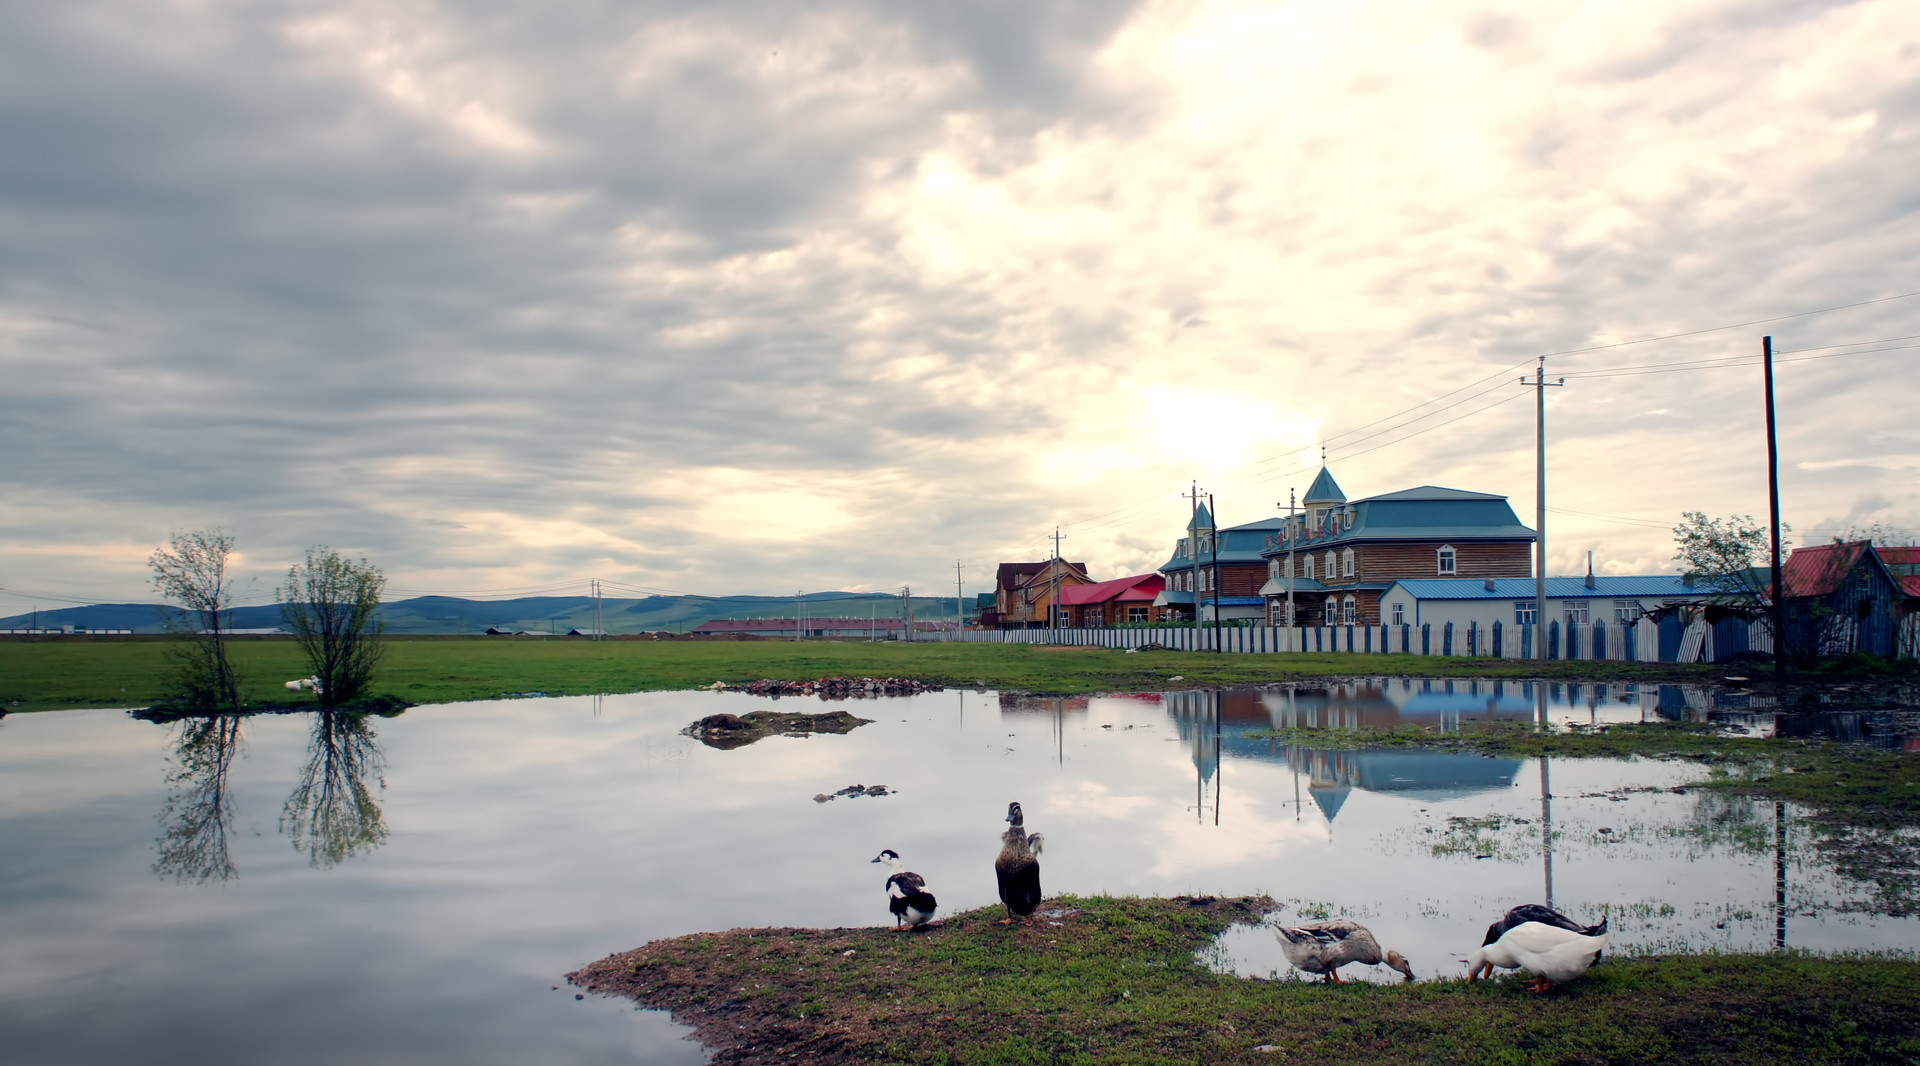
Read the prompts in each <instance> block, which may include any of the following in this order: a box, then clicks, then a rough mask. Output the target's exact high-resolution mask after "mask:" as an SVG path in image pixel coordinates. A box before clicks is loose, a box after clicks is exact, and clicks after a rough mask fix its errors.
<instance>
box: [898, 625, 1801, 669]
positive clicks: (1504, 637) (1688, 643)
mask: <svg viewBox="0 0 1920 1066" xmlns="http://www.w3.org/2000/svg"><path fill="white" fill-rule="evenodd" d="M1597 628H1598V629H1599V631H1600V634H1601V635H1600V637H1599V639H1598V640H1596V639H1595V637H1594V631H1595V629H1596V626H1594V625H1592V624H1587V625H1568V626H1567V627H1566V628H1565V631H1564V633H1563V634H1562V635H1563V636H1564V637H1565V639H1564V640H1561V641H1559V642H1558V643H1559V647H1557V648H1555V647H1553V642H1551V641H1550V642H1549V651H1550V652H1551V653H1552V657H1554V658H1559V659H1584V660H1596V659H1613V660H1632V661H1637V662H1654V661H1657V660H1658V659H1659V658H1660V628H1659V626H1657V625H1655V624H1653V623H1652V622H1650V621H1648V622H1642V623H1640V624H1638V625H1635V626H1632V627H1627V626H1620V625H1607V624H1605V623H1601V624H1600V625H1599V626H1598V627H1597ZM915 639H916V640H923V641H925V640H933V641H959V642H964V643H982V644H1065V645H1071V646H1074V647H1098V648H1118V649H1126V648H1138V647H1140V646H1142V645H1148V644H1157V645H1160V646H1162V647H1165V648H1169V649H1172V650H1175V651H1214V650H1215V649H1216V648H1218V649H1219V650H1220V651H1223V652H1235V653H1240V654H1251V655H1265V654H1271V655H1285V654H1289V653H1291V654H1302V653H1306V654H1319V653H1325V652H1350V653H1355V652H1357V653H1360V654H1363V655H1381V654H1389V653H1391V654H1407V655H1441V656H1477V657H1481V658H1491V657H1494V656H1495V655H1496V654H1497V655H1498V656H1499V657H1500V658H1504V659H1529V658H1532V657H1533V634H1532V632H1531V631H1530V629H1528V628H1523V627H1516V626H1507V625H1502V626H1501V627H1500V630H1499V633H1498V636H1497V637H1496V635H1495V632H1494V630H1493V628H1492V627H1489V626H1479V625H1467V626H1455V625H1454V624H1452V623H1447V624H1445V625H1441V626H1435V625H1433V624H1431V623H1428V624H1425V625H1420V626H1413V625H1400V626H1393V625H1380V626H1362V625H1350V626H1348V625H1337V626H1301V627H1297V628H1294V629H1287V628H1284V627H1281V626H1251V627H1234V628H1222V629H1219V630H1215V629H1213V628H1212V627H1211V626H1203V627H1201V628H1198V629H1195V628H1193V627H1190V626H1189V627H1175V626H1167V627H1155V628H1149V629H1090V628H1089V629H965V630H961V631H959V632H957V633H956V632H946V633H933V634H926V635H922V636H917V637H916V638H915ZM1216 641H1217V643H1216ZM1748 646H1749V648H1751V649H1752V650H1755V651H1770V650H1772V647H1773V642H1772V640H1771V634H1770V633H1768V631H1767V629H1766V626H1765V625H1764V624H1762V623H1759V622H1755V623H1753V624H1752V625H1751V626H1750V627H1749V633H1748ZM1716 652H1717V649H1716V648H1715V647H1714V633H1713V629H1712V627H1710V626H1708V625H1706V624H1705V623H1704V622H1699V621H1696V622H1694V623H1693V624H1692V625H1690V626H1688V627H1687V629H1686V631H1685V633H1684V634H1683V635H1682V637H1681V644H1680V654H1679V656H1678V657H1677V658H1678V660H1679V661H1680V662H1713V661H1715V660H1716V659H1717V658H1718V655H1717V654H1716Z"/></svg>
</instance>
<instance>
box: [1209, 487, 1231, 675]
mask: <svg viewBox="0 0 1920 1066" xmlns="http://www.w3.org/2000/svg"><path fill="white" fill-rule="evenodd" d="M1207 513H1208V514H1209V515H1211V516H1212V517H1213V536H1212V537H1210V538H1208V539H1209V541H1210V542H1211V543H1212V544H1213V550H1212V551H1211V552H1209V553H1208V554H1209V555H1210V556H1212V559H1213V567H1212V569H1211V573H1212V575H1213V578H1212V580H1210V581H1208V582H1207V584H1209V585H1212V586H1213V651H1214V654H1216V655H1225V654H1226V653H1227V649H1226V648H1225V647H1224V646H1222V645H1221V643H1220V512H1219V511H1217V510H1215V509H1214V503H1213V493H1211V492H1209V493H1207Z"/></svg>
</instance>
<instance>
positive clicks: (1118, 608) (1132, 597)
mask: <svg viewBox="0 0 1920 1066" xmlns="http://www.w3.org/2000/svg"><path fill="white" fill-rule="evenodd" d="M1166 588H1167V582H1166V579H1165V578H1163V577H1161V576H1160V575H1159V574H1135V575H1133V576H1132V577H1118V578H1114V579H1113V580H1111V581H1096V582H1094V583H1093V584H1091V585H1069V586H1067V587H1066V588H1063V589H1061V590H1060V613H1061V617H1062V620H1063V624H1065V625H1067V626H1075V627H1078V626H1093V627H1099V626H1116V625H1121V624H1123V623H1128V622H1132V623H1148V622H1158V621H1161V620H1162V619H1164V618H1165V617H1166V611H1167V609H1166V607H1164V606H1160V607H1156V606H1154V601H1155V600H1156V599H1158V598H1159V596H1160V593H1162V592H1164V591H1166Z"/></svg>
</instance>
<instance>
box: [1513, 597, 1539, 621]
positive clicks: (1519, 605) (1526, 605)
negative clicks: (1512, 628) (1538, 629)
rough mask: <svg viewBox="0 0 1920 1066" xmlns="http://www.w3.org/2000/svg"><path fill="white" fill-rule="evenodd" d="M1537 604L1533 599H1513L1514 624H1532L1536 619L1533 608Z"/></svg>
mask: <svg viewBox="0 0 1920 1066" xmlns="http://www.w3.org/2000/svg"><path fill="white" fill-rule="evenodd" d="M1535 606H1537V605H1536V604H1535V603H1534V602H1533V601H1532V600H1515V601H1513V624H1514V625H1517V626H1530V625H1532V624H1533V621H1534V613H1533V609H1534V607H1535Z"/></svg>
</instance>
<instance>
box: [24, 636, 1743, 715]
mask: <svg viewBox="0 0 1920 1066" xmlns="http://www.w3.org/2000/svg"><path fill="white" fill-rule="evenodd" d="M172 639H173V638H167V637H138V636H136V637H85V638H79V637H4V638H0V710H4V711H8V712H13V711H29V710H54V709H64V708H82V707H144V706H148V705H151V704H153V703H155V702H157V701H159V700H160V699H162V698H163V697H164V696H165V695H166V693H165V691H164V688H163V683H164V678H165V676H166V665H165V663H164V662H163V654H164V652H165V650H166V648H167V647H168V646H169V644H170V643H171V640H172ZM384 646H385V649H386V656H385V659H384V661H383V662H382V664H381V666H380V669H379V670H378V672H377V673H376V674H375V677H374V682H373V685H372V687H371V693H372V694H374V695H378V696H384V697H389V698H392V699H397V700H403V701H405V702H407V703H412V704H422V703H448V702H456V701H462V700H482V699H495V698H498V697H500V696H502V695H513V694H522V693H540V694H543V695H554V696H578V695H592V694H596V693H599V694H615V693H624V692H648V691H662V690H673V689H691V688H698V687H702V686H705V685H708V684H711V683H712V682H715V681H724V682H726V683H728V684H743V683H746V682H749V681H755V680H760V679H762V678H769V679H775V680H782V681H801V680H812V679H815V678H820V677H832V676H887V677H911V678H913V679H915V680H918V681H923V682H928V683H931V684H939V685H945V686H949V687H974V686H978V687H987V688H995V689H999V690H1001V691H1011V692H1021V693H1029V694H1033V695H1046V696H1078V695H1088V694H1094V693H1101V692H1129V691H1158V690H1165V689H1168V688H1181V687H1187V688H1192V687H1209V686H1233V685H1258V684H1265V683H1273V682H1284V681H1302V680H1310V679H1316V678H1345V677H1381V676H1393V677H1435V678H1468V679H1472V678H1489V679H1491V678H1505V679H1542V680H1548V681H1577V682H1641V683H1711V682H1714V681H1718V680H1720V679H1721V678H1722V677H1724V676H1725V675H1726V673H1727V670H1726V669H1725V668H1724V667H1716V666H1712V665H1698V664H1678V663H1623V662H1550V663H1546V664H1539V663H1533V662H1527V661H1518V660H1510V659H1467V658H1439V657H1425V656H1410V655H1365V654H1348V653H1339V654H1325V655H1237V654H1236V655H1216V654H1213V653H1208V652H1180V651H1155V652H1140V653H1137V654H1131V655H1129V654H1126V653H1123V652H1120V651H1117V650H1112V649H1105V648H1055V647H1051V646H1048V645H1027V644H935V643H885V642H883V643H875V644H868V643H865V642H856V641H846V642H842V641H829V640H817V641H805V642H799V641H696V640H668V641H647V640H609V641H601V642H594V641H588V640H568V639H565V638H554V639H548V640H529V639H524V638H489V637H428V636H399V637H389V638H386V640H385V641H384ZM232 655H233V659H234V662H235V665H236V669H238V670H239V671H240V673H241V680H242V692H241V695H242V698H243V699H244V700H245V701H246V702H247V703H249V704H273V705H278V704H284V703H285V702H286V696H287V693H286V690H285V689H284V688H283V687H282V686H283V683H284V682H286V681H289V680H292V679H294V678H299V677H305V676H306V675H307V673H308V672H309V670H308V668H307V665H306V661H305V659H304V658H302V656H301V654H300V650H299V648H298V646H297V645H296V644H295V643H294V642H293V641H292V640H290V639H287V638H277V637H239V638H235V640H234V642H233V645H232ZM1176 676H1179V677H1181V678H1183V679H1184V680H1182V681H1174V680H1173V678H1174V677H1176Z"/></svg>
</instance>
